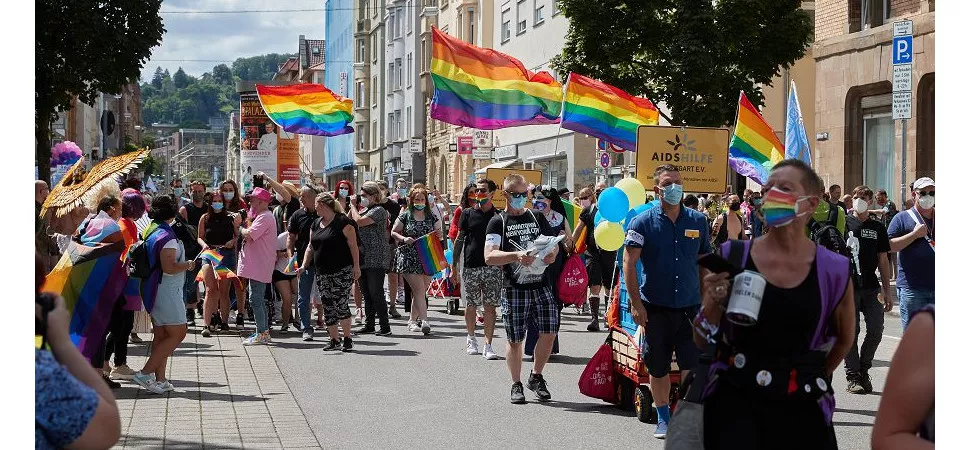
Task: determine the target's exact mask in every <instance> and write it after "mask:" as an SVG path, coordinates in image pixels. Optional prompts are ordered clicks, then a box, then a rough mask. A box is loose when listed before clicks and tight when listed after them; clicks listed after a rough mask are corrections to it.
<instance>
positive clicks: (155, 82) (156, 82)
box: [151, 67, 165, 89]
mask: <svg viewBox="0 0 970 450" xmlns="http://www.w3.org/2000/svg"><path fill="white" fill-rule="evenodd" d="M164 79H165V74H164V72H162V68H161V67H156V68H155V75H154V76H152V84H151V85H152V86H153V87H155V89H161V88H162V80H164Z"/></svg>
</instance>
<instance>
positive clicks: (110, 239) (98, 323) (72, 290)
mask: <svg viewBox="0 0 970 450" xmlns="http://www.w3.org/2000/svg"><path fill="white" fill-rule="evenodd" d="M102 214H104V213H102ZM105 217H106V216H105ZM80 229H81V230H83V231H82V232H81V233H80V234H79V235H78V236H76V239H72V240H71V241H70V243H69V244H68V246H67V248H66V249H65V250H64V254H63V255H62V256H61V259H60V260H59V261H58V262H57V265H56V266H54V269H53V270H51V272H50V274H48V275H47V280H46V282H45V283H44V286H43V287H42V288H41V290H42V291H46V292H52V293H55V294H58V295H60V296H61V297H63V298H64V305H65V306H66V307H67V310H68V311H69V312H70V313H71V323H70V326H69V333H70V336H71V341H72V342H73V343H74V345H75V346H77V347H78V349H79V350H80V351H81V354H82V355H84V356H85V357H86V358H88V359H90V358H91V357H93V356H94V354H95V353H96V352H97V350H98V347H99V346H100V345H101V343H102V339H104V334H105V332H106V331H107V329H108V321H109V320H110V319H111V311H112V310H113V309H114V306H115V303H116V302H117V301H118V299H119V297H121V294H122V292H123V290H124V288H125V284H126V283H127V282H128V274H127V272H126V271H125V267H124V264H123V262H122V255H123V253H124V251H125V241H124V239H123V238H122V235H121V228H120V227H119V226H118V225H117V223H115V222H114V221H113V220H111V219H110V218H104V217H100V216H97V217H95V218H92V219H91V220H88V221H86V222H85V223H84V224H82V225H81V228H80Z"/></svg>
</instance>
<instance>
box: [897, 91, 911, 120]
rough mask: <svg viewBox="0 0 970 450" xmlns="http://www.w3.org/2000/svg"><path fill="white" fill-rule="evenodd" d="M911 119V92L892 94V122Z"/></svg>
mask: <svg viewBox="0 0 970 450" xmlns="http://www.w3.org/2000/svg"><path fill="white" fill-rule="evenodd" d="M912 118H913V92H912V91H903V92H893V120H896V119H912Z"/></svg>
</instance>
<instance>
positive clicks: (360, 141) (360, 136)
mask: <svg viewBox="0 0 970 450" xmlns="http://www.w3.org/2000/svg"><path fill="white" fill-rule="evenodd" d="M357 127H358V128H366V127H367V125H366V124H360V125H357ZM354 134H356V135H357V151H364V150H366V148H367V142H366V141H367V130H360V129H358V130H355V133H354Z"/></svg>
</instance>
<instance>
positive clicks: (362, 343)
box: [354, 334, 399, 347]
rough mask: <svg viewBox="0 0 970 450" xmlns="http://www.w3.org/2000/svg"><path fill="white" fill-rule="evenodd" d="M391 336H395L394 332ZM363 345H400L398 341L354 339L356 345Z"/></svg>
mask: <svg viewBox="0 0 970 450" xmlns="http://www.w3.org/2000/svg"><path fill="white" fill-rule="evenodd" d="M391 336H394V335H393V334H392V335H391ZM358 345H363V346H364V347H393V346H395V345H399V344H398V343H397V342H388V341H358V340H355V341H354V346H358Z"/></svg>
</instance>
